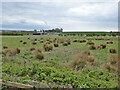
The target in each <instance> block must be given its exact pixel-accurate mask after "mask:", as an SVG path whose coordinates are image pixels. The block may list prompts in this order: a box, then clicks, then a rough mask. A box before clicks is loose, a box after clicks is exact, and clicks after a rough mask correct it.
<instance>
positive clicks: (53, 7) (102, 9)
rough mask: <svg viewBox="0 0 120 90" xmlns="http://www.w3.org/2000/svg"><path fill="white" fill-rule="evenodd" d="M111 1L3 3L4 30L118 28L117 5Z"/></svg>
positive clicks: (113, 0)
mask: <svg viewBox="0 0 120 90" xmlns="http://www.w3.org/2000/svg"><path fill="white" fill-rule="evenodd" d="M22 1H23V0H22ZM94 1H95V0H94ZM108 1H109V2H104V1H103V0H101V1H100V2H99V1H98V2H97V1H96V2H89V1H87V0H86V2H79V1H78V0H77V1H76V2H75V0H74V1H73V0H71V1H70V2H67V1H65V2H67V3H65V2H64V1H63V0H61V1H60V2H57V1H54V0H52V1H51V2H43V1H41V2H3V3H2V12H3V17H2V19H3V28H9V29H13V28H14V29H51V28H56V27H59V28H63V29H65V30H71V29H72V30H81V29H82V30H83V29H89V30H92V29H96V30H98V29H106V30H107V29H117V19H118V18H117V15H118V12H117V8H118V7H117V3H116V2H115V0H108Z"/></svg>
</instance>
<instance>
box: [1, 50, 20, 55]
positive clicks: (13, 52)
mask: <svg viewBox="0 0 120 90" xmlns="http://www.w3.org/2000/svg"><path fill="white" fill-rule="evenodd" d="M19 53H20V49H19V48H15V49H5V50H3V51H2V54H4V55H5V56H15V55H16V54H19Z"/></svg>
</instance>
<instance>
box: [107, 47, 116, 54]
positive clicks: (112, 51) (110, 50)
mask: <svg viewBox="0 0 120 90" xmlns="http://www.w3.org/2000/svg"><path fill="white" fill-rule="evenodd" d="M109 52H110V53H117V51H116V49H113V48H110V49H109Z"/></svg>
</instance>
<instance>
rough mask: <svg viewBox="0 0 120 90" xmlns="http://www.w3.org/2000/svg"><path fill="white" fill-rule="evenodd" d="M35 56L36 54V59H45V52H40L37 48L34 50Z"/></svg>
mask: <svg viewBox="0 0 120 90" xmlns="http://www.w3.org/2000/svg"><path fill="white" fill-rule="evenodd" d="M33 56H34V57H35V58H36V59H39V60H42V59H44V56H43V54H42V53H40V52H38V51H37V50H35V51H33Z"/></svg>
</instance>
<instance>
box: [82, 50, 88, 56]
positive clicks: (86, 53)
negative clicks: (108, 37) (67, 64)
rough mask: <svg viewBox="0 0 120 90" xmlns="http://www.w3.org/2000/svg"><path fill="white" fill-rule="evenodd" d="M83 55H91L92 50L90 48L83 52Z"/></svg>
mask: <svg viewBox="0 0 120 90" xmlns="http://www.w3.org/2000/svg"><path fill="white" fill-rule="evenodd" d="M82 55H87V56H89V55H90V51H89V50H85V51H83V52H82Z"/></svg>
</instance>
